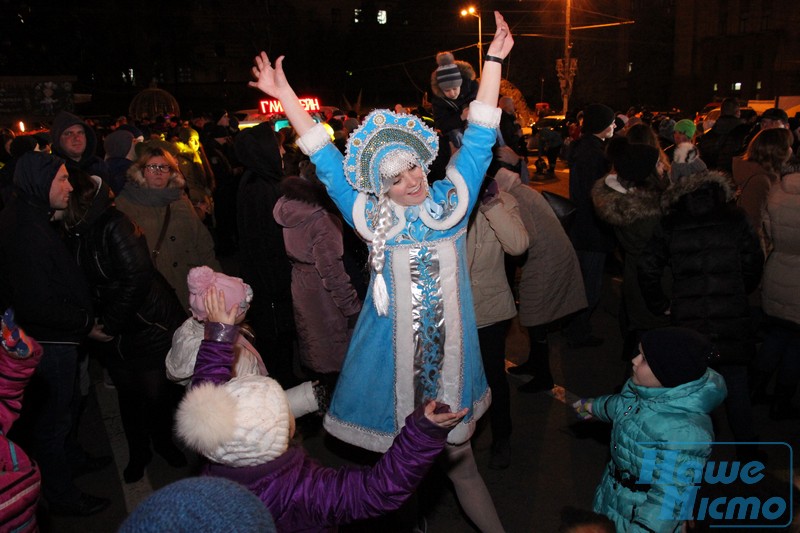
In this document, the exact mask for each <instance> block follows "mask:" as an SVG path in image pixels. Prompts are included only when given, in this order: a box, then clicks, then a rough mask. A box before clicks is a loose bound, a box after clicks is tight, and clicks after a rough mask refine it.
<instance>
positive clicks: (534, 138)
mask: <svg viewBox="0 0 800 533" xmlns="http://www.w3.org/2000/svg"><path fill="white" fill-rule="evenodd" d="M567 127H568V126H567V117H566V116H564V115H547V116H544V117H541V118H539V120H537V121H536V122H534V123H533V124H531V125H530V126H528V127H527V128H522V134H523V136H524V137H525V139H526V142H527V145H528V151H529V152H537V153H538V151H539V136H538V135H537V134H536V131H537V130H540V129H542V128H553V130H555V131H557V132H559V133H560V134H561V136H562V137H566V136H567Z"/></svg>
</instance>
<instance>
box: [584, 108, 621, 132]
mask: <svg viewBox="0 0 800 533" xmlns="http://www.w3.org/2000/svg"><path fill="white" fill-rule="evenodd" d="M614 118H615V116H614V110H613V109H611V108H610V107H608V106H607V105H603V104H591V105H589V106H588V107H587V108H586V110H584V112H583V127H582V129H583V131H585V132H587V133H600V132H601V131H603V130H604V129H606V128H607V127H609V126H610V125H611V124H613V123H614Z"/></svg>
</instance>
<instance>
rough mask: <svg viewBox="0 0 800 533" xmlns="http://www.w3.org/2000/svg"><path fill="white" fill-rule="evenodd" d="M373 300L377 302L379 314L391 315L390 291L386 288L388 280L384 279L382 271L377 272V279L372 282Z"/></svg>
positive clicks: (376, 306) (376, 308) (376, 307)
mask: <svg viewBox="0 0 800 533" xmlns="http://www.w3.org/2000/svg"><path fill="white" fill-rule="evenodd" d="M372 302H373V303H374V304H375V310H376V311H377V312H378V316H388V315H389V291H388V290H387V289H386V280H384V279H383V273H382V272H379V273H378V274H376V275H375V281H373V282H372Z"/></svg>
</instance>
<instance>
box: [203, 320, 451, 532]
mask: <svg viewBox="0 0 800 533" xmlns="http://www.w3.org/2000/svg"><path fill="white" fill-rule="evenodd" d="M235 330H236V328H235V327H231V326H223V325H222V324H216V323H207V324H206V340H204V341H203V342H202V343H201V345H200V351H199V352H198V354H197V362H196V364H195V372H194V378H193V379H192V385H193V386H194V385H197V384H199V383H202V382H206V381H211V382H213V383H216V384H220V383H224V382H226V381H228V380H229V379H230V376H231V371H230V368H231V365H232V363H233V351H232V349H231V343H230V341H229V339H230V338H232V337H234V336H235V335H233V332H235ZM212 339H214V340H212ZM448 432H449V430H448V429H445V428H441V427H439V426H437V425H436V424H434V423H433V422H431V421H430V420H428V419H427V418H425V415H424V414H423V406H420V407H419V408H418V409H416V410H415V411H414V412H413V413H411V414H410V415H409V416H408V417H407V418H406V423H405V427H403V429H402V431H401V432H400V434H399V435H398V436H397V438H395V440H394V443H393V444H392V446H391V447H390V448H389V450H388V451H387V452H386V453H385V454H384V455H383V457H381V458H380V460H379V461H378V462H377V463H376V464H375V465H374V466H372V467H356V466H344V467H340V468H331V467H325V466H322V465H321V464H319V463H318V462H317V461H316V460H314V459H312V458H311V457H309V456H308V455H307V454H306V452H305V450H303V449H302V448H301V447H297V446H290V447H289V449H288V450H287V451H286V452H285V453H284V454H283V455H281V456H280V457H278V458H277V459H275V460H273V461H270V462H268V463H264V464H262V465H258V466H253V467H238V468H236V467H229V466H225V465H221V464H216V463H213V464H209V465H207V466H206V467H205V469H204V475H210V476H218V477H224V478H227V479H230V480H233V481H236V482H237V483H241V484H242V485H244V486H246V487H247V488H248V489H250V491H251V492H253V493H254V494H255V495H256V496H258V497H259V498H261V501H263V502H264V504H265V505H266V506H267V508H268V509H269V511H270V513H272V518H273V520H274V521H275V526H276V528H277V530H278V531H279V532H312V531H335V529H336V526H337V525H340V524H346V523H349V522H353V521H355V520H361V519H365V518H372V517H376V516H380V515H383V514H385V513H387V512H390V511H393V510H395V509H397V508H399V507H400V505H402V504H403V502H404V501H405V500H406V499H407V498H408V497H409V496H410V495H411V494H412V493H413V492H414V490H416V488H417V486H418V485H419V483H420V482H421V481H422V479H423V477H424V476H425V474H426V473H427V472H428V469H429V468H430V466H431V465H432V464H433V461H434V460H435V459H436V457H437V456H438V455H439V453H440V452H441V451H442V449H443V448H444V445H445V442H446V439H447V433H448Z"/></svg>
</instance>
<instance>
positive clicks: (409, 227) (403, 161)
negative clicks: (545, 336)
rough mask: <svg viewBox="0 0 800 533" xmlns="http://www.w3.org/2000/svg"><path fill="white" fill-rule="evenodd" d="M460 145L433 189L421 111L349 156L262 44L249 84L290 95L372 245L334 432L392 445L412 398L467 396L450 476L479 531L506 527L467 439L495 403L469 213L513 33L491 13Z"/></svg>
mask: <svg viewBox="0 0 800 533" xmlns="http://www.w3.org/2000/svg"><path fill="white" fill-rule="evenodd" d="M495 21H496V23H497V30H496V32H495V35H494V39H493V40H492V42H491V44H490V45H489V50H488V52H487V55H486V63H485V65H484V67H483V78H482V79H481V82H480V87H479V89H478V96H477V98H476V100H475V101H474V102H473V103H472V104H470V110H469V117H468V120H469V127H468V128H467V130H466V132H465V134H464V140H463V146H462V147H461V149H460V150H459V151H458V153H457V155H456V156H455V157H454V158H453V160H452V161H451V162H450V165H449V166H448V169H447V178H446V179H444V180H441V181H438V182H436V183H435V184H434V185H433V186H432V187H431V188H430V189H429V188H428V184H427V179H426V176H425V174H426V173H427V170H428V167H429V165H430V164H431V162H432V161H433V160H434V158H435V157H436V154H437V151H438V138H437V135H436V134H435V132H433V131H432V130H430V129H429V128H427V127H426V126H424V125H423V124H422V123H421V122H420V121H419V120H418V119H417V118H416V117H413V116H411V115H405V114H397V113H394V112H391V111H388V110H376V111H373V112H372V113H370V114H369V115H368V116H367V118H366V119H365V120H364V122H363V123H362V124H361V126H360V127H359V128H358V129H356V130H355V131H354V132H353V133H352V134H351V135H350V137H349V139H348V141H347V150H346V153H345V155H344V157H343V156H342V155H341V153H340V152H339V151H338V150H337V149H336V148H335V146H334V145H333V144H332V143H331V139H330V136H329V135H328V134H327V132H326V131H325V129H324V128H323V127H322V126H321V125H317V124H315V123H314V121H313V120H312V118H311V117H310V115H308V113H306V112H305V110H303V108H302V107H301V106H300V103H299V101H298V98H297V95H296V94H295V92H294V90H293V89H292V87H291V86H290V85H289V83H288V81H287V80H286V76H285V75H284V72H283V56H281V57H279V58H278V59H277V60H276V62H275V66H274V68H273V66H272V65H271V63H270V61H269V58H268V57H267V55H266V54H265V53H264V52H262V53H261V54H260V55H259V56H257V57H256V59H255V63H256V66H255V67H253V74H254V75H255V77H256V79H257V81H255V82H250V85H251V86H253V87H257V88H258V89H260V90H262V91H263V92H264V93H266V94H267V95H269V96H272V97H273V98H277V99H279V100H280V102H281V104H282V105H283V108H284V111H285V112H286V115H287V117H288V118H289V121H290V122H291V124H292V126H294V128H295V130H296V131H297V133H298V135H300V138H299V140H298V146H299V147H300V149H301V150H302V151H303V152H304V153H306V154H307V155H309V156H310V157H311V161H312V162H313V163H314V164H315V165H316V167H317V175H318V176H319V178H320V179H321V180H322V181H323V183H324V184H325V186H326V187H327V189H328V193H329V194H330V196H331V198H332V199H333V200H334V201H335V202H336V204H337V206H338V207H339V210H340V211H341V212H342V215H343V216H344V218H345V220H346V221H347V223H348V224H350V225H352V226H353V227H354V228H355V229H356V231H357V232H358V233H359V235H360V236H361V237H362V238H364V239H365V240H366V241H367V242H368V243H369V244H370V266H371V270H372V279H371V283H370V290H369V291H368V293H367V297H366V301H365V303H364V306H363V309H362V312H361V315H360V317H359V320H358V323H357V325H356V329H355V332H354V333H353V337H352V340H351V342H350V347H349V350H348V352H347V356H346V358H345V362H344V367H343V368H342V372H341V375H340V377H339V381H338V384H337V386H336V391H335V393H334V397H333V400H332V402H331V405H330V409H329V411H328V414H327V415H326V417H325V428H326V429H327V430H328V432H329V433H331V434H332V435H334V436H336V437H338V438H339V439H341V440H344V441H345V442H349V443H351V444H354V445H356V446H360V447H362V448H365V449H368V450H372V451H378V452H384V451H386V449H388V448H389V446H390V445H391V443H392V441H393V440H394V437H395V436H396V435H397V434H398V433H399V432H400V429H401V427H402V424H403V421H404V419H405V417H406V416H407V415H408V414H409V413H411V412H412V411H413V410H414V408H415V407H416V406H418V405H420V404H421V403H424V402H426V401H428V400H431V399H435V400H437V401H440V402H442V403H445V404H448V405H451V406H453V408H454V409H462V408H463V407H468V408H469V409H470V411H469V414H468V415H467V417H466V418H465V419H464V421H463V422H461V423H460V424H459V425H458V426H456V428H454V429H453V430H452V431H451V432H450V435H449V436H448V442H449V443H450V444H451V446H448V447H447V449H446V450H447V456H448V476H449V477H450V479H451V480H452V481H453V484H454V486H455V490H456V494H457V496H458V498H459V501H460V503H461V505H462V508H463V509H464V510H465V512H466V513H467V516H469V518H470V519H472V521H473V522H474V523H475V525H477V526H478V527H479V528H480V529H481V531H487V532H494V531H503V528H502V525H501V524H500V520H499V518H498V517H497V512H496V511H495V508H494V504H493V503H492V500H491V496H490V495H489V492H488V490H487V489H486V486H485V484H484V482H483V479H482V478H481V477H480V474H479V473H478V470H477V467H476V465H475V460H474V457H473V456H472V448H471V446H470V444H469V439H470V436H471V435H472V433H473V431H474V429H475V423H476V421H477V420H478V418H480V416H481V415H482V414H483V413H484V412H485V411H486V409H487V408H488V406H489V403H490V402H491V393H490V391H489V388H488V386H487V385H486V377H485V376H484V373H483V366H482V364H481V357H480V351H479V348H478V334H477V327H476V325H475V314H474V310H473V305H472V293H471V291H470V282H469V278H468V268H467V265H466V255H467V254H466V230H467V223H468V219H469V213H470V211H471V210H472V208H473V206H474V205H475V202H476V200H477V198H478V191H479V188H480V185H481V183H482V182H483V178H484V174H485V172H486V169H487V168H488V166H489V162H490V161H491V157H492V146H493V144H494V142H495V138H496V128H497V126H498V124H499V122H500V113H501V112H500V109H498V108H497V98H498V93H499V89H500V78H501V68H502V61H503V59H504V58H505V57H506V56H507V55H508V53H509V52H510V51H511V48H512V46H513V44H514V41H513V38H512V37H511V33H510V31H509V29H508V24H507V23H506V22H505V20H504V19H503V17H502V16H501V15H500V14H499V13H497V12H495Z"/></svg>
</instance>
